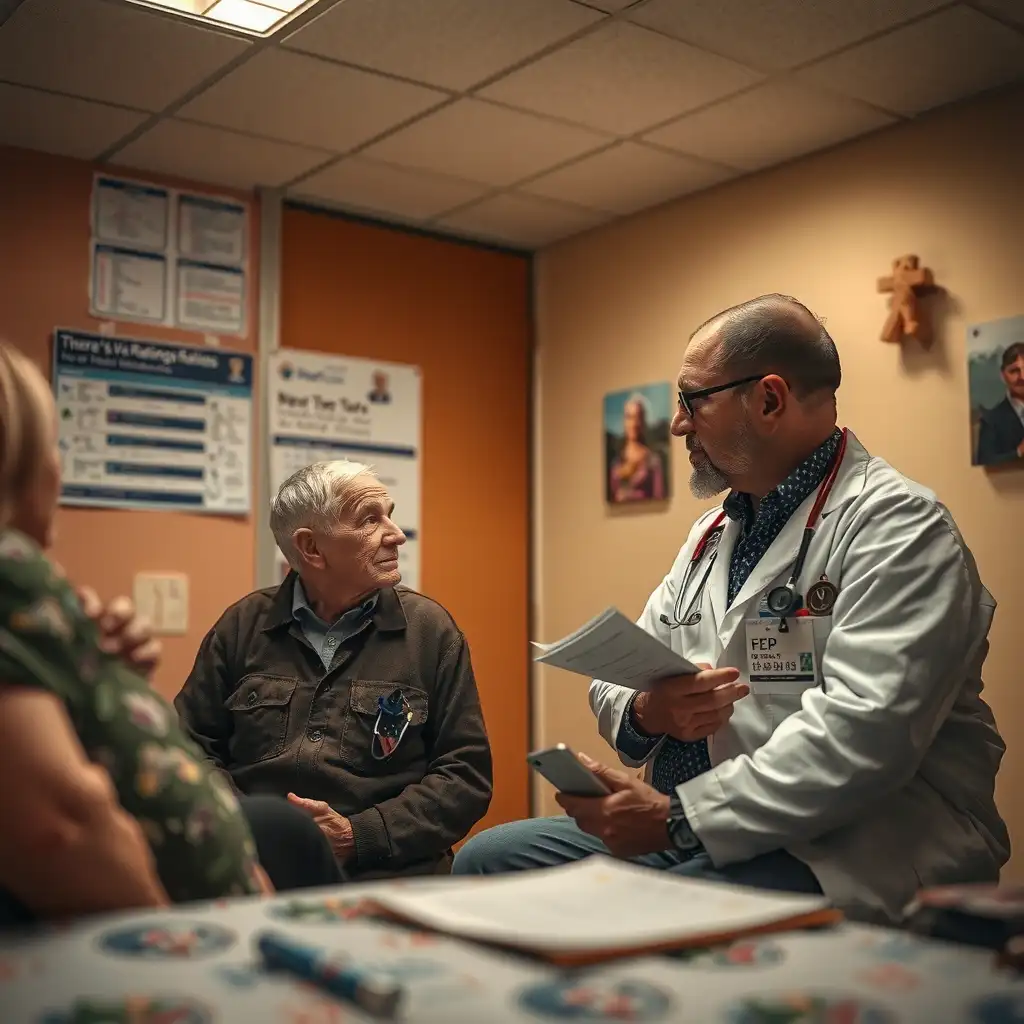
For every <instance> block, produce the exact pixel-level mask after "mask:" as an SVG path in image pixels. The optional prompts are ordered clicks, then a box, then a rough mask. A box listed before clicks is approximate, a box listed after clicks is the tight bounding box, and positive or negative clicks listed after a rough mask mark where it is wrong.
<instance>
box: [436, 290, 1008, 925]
mask: <svg viewBox="0 0 1024 1024" xmlns="http://www.w3.org/2000/svg"><path fill="white" fill-rule="evenodd" d="M839 383H840V366H839V356H838V354H837V352H836V348H835V345H834V344H833V343H832V340H831V338H829V336H828V334H827V333H826V332H825V330H824V329H823V328H822V326H821V325H820V323H819V322H818V321H817V320H816V319H815V318H814V316H812V315H811V313H810V312H809V311H808V310H807V309H806V308H805V307H804V306H802V305H801V304H800V303H798V302H796V300H794V299H790V298H787V297H784V296H778V295H771V296H763V297H761V298H759V299H754V300H752V301H750V302H747V303H744V304H743V305H741V306H737V307H734V308H732V309H729V310H726V311H725V312H723V313H720V314H719V315H717V316H715V317H714V318H713V319H712V320H710V321H709V322H708V323H706V324H704V326H702V327H701V328H699V329H698V330H697V332H696V333H695V334H694V335H693V337H692V338H691V340H690V344H689V346H688V347H687V350H686V354H685V357H684V360H683V365H682V369H681V371H680V374H679V408H678V410H677V412H676V414H675V417H674V419H673V422H672V433H673V434H675V435H676V436H677V437H683V438H685V439H686V446H687V448H688V450H689V453H690V464H691V466H692V467H693V474H692V477H691V489H692V490H693V492H694V494H695V495H696V496H697V497H699V498H709V497H711V496H712V495H714V494H718V493H721V492H723V491H728V492H729V494H728V497H726V499H725V502H724V505H723V506H722V507H720V508H717V509H712V510H711V511H709V512H707V513H706V514H705V515H703V516H702V517H701V518H700V519H699V520H698V521H697V523H696V524H695V526H694V527H693V529H692V530H691V533H690V536H689V538H688V540H687V542H686V544H685V545H684V546H683V548H682V550H681V552H680V553H679V557H678V558H677V559H676V562H675V564H674V565H673V567H672V569H671V570H670V571H669V573H668V575H667V576H666V577H665V580H664V581H663V582H662V584H661V585H660V586H659V587H658V588H657V590H655V592H654V593H653V594H652V596H651V598H650V600H649V601H648V603H647V607H646V608H645V610H644V612H643V614H642V616H641V617H640V620H639V621H640V625H641V626H642V627H643V628H644V629H645V630H647V631H648V632H650V633H652V634H653V635H655V636H657V637H658V638H659V639H660V640H661V641H662V642H663V643H665V644H667V645H669V646H671V647H672V648H673V649H674V650H676V651H677V652H679V653H680V654H682V655H683V656H684V657H686V658H688V659H689V661H690V662H691V664H694V665H697V666H706V667H705V668H704V669H703V670H702V671H699V672H697V673H696V674H694V675H687V676H683V677H680V678H677V679H671V680H663V681H661V682H659V683H656V684H655V685H654V687H653V688H652V689H651V690H650V691H649V692H646V693H637V692H635V691H632V690H628V689H626V688H624V687H620V686H613V685H610V684H608V683H604V682H600V681H595V682H594V683H593V684H592V686H591V706H592V708H593V710H594V713H595V714H596V716H597V720H598V724H599V727H600V730H601V733H602V735H603V736H604V737H605V739H606V740H608V742H609V743H611V744H612V745H613V746H614V747H616V748H617V750H618V752H619V755H620V757H621V759H622V760H623V761H624V762H625V763H627V764H630V765H634V766H638V765H641V764H645V765H647V766H648V776H649V779H650V782H651V783H652V785H648V784H647V783H646V782H643V781H640V780H639V779H636V778H635V777H632V776H629V775H627V774H625V773H623V772H619V771H615V770H611V769H608V768H605V767H603V766H601V765H597V764H595V763H593V762H590V761H589V760H585V761H584V763H587V764H589V765H590V766H591V767H592V768H593V769H594V770H595V771H596V772H597V773H598V774H599V775H600V776H601V777H603V778H604V780H605V781H606V783H607V784H608V786H609V788H610V789H611V790H613V792H612V794H611V795H610V796H607V797H601V798H589V799H588V798H573V797H570V796H567V795H564V794H562V795H560V796H559V803H560V804H561V805H562V807H564V808H565V809H566V810H567V811H568V813H569V815H570V816H569V817H563V818H551V819H544V820H540V821H536V822H517V823H514V824H512V825H507V826H499V827H498V828H497V829H492V830H489V831H488V832H484V833H482V834H481V835H479V836H477V837H476V838H475V839H474V840H471V841H470V842H469V843H468V844H467V845H466V846H464V847H463V848H462V849H461V850H460V852H459V856H458V857H457V858H456V862H455V870H456V872H458V873H472V872H476V873H485V872H494V871H503V870H516V869H522V868H530V867H542V866H546V865H553V864H557V863H560V862H564V861H566V860H570V859H575V858H579V857H583V856H586V855H587V854H590V853H595V852H607V851H609V850H610V851H611V852H612V853H613V854H616V855H620V856H624V857H632V858H635V859H637V860H639V861H640V862H641V863H645V864H648V865H650V866H653V867H659V868H663V869H665V870H669V871H674V872H678V873H680V874H686V875H703V876H705V877H713V878H719V879H726V880H730V881H733V882H736V883H740V884H747V885H753V886H758V887H764V888H775V889H781V890H792V891H807V892H820V891H824V893H825V894H826V895H827V896H829V897H830V898H831V899H832V901H833V902H834V903H835V904H837V905H839V906H840V907H843V908H845V909H846V910H847V911H848V912H849V913H850V915H851V916H858V917H862V918H866V919H876V920H892V919H897V918H899V917H900V914H901V912H902V910H903V908H904V907H905V906H906V904H907V903H908V902H909V900H910V899H911V898H912V897H913V895H914V893H915V891H916V890H917V888H918V887H919V886H920V885H936V884H941V883H946V882H962V881H989V880H994V879H996V878H997V877H998V875H999V869H1000V867H1001V866H1002V864H1004V863H1005V862H1006V860H1007V858H1008V856H1009V839H1008V836H1007V832H1006V828H1005V826H1004V824H1003V821H1002V819H1001V818H1000V816H999V814H998V812H997V810H996V806H995V802H994V799H993V788H994V782H995V776H996V771H997V769H998V766H999V763H1000V759H1001V757H1002V754H1003V752H1004V749H1005V747H1004V744H1003V741H1002V740H1001V739H1000V737H999V733H998V732H997V731H996V727H995V723H994V721H993V717H992V714H991V712H990V711H989V709H988V707H987V706H986V704H985V703H984V702H983V701H982V699H981V689H982V682H981V668H982V663H983V661H984V659H985V654H986V652H987V649H988V644H987V640H986V636H987V634H988V630H989V626H990V623H991V621H992V616H993V612H994V609H995V602H994V601H993V599H992V598H991V596H990V595H989V594H988V592H987V591H986V590H985V588H984V587H983V586H982V583H981V580H980V579H979V577H978V570H977V567H976V566H975V563H974V559H973V558H972V557H971V553H970V551H969V550H968V549H967V546H966V544H965V543H964V541H963V539H962V538H961V536H960V534H959V533H958V532H957V530H956V526H955V524H954V523H953V520H952V517H951V516H950V514H949V512H948V511H947V510H946V509H945V508H944V507H943V506H942V505H941V504H940V503H939V502H938V500H937V499H936V497H935V495H934V494H932V493H931V492H929V491H927V490H926V489H925V488H923V487H921V486H919V485H918V484H915V483H913V482H912V481H910V480H908V479H906V477H903V476H901V475H900V474H899V473H898V472H897V471H896V470H895V469H893V468H892V467H891V466H889V465H887V464H886V463H885V462H883V461H882V460H881V459H879V458H876V457H874V456H871V455H869V454H868V452H867V451H865V449H864V448H863V446H862V445H861V444H860V443H859V442H858V441H857V439H856V438H855V437H854V436H853V434H852V432H849V431H846V430H839V429H837V427H836V399H835V394H836V390H837V388H838V387H839ZM712 666H713V667H712Z"/></svg>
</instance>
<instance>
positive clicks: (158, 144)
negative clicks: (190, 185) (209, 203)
mask: <svg viewBox="0 0 1024 1024" xmlns="http://www.w3.org/2000/svg"><path fill="white" fill-rule="evenodd" d="M329 156H330V154H329V153H324V152H322V151H320V150H315V149H307V148H305V147H302V146H292V145H289V144H288V143H285V142H271V141H269V140H267V139H256V138H253V137H252V136H250V135H237V134H235V133H234V132H229V131H224V130H222V129H220V128H208V127H207V126H206V125H202V124H191V123H190V122H188V121H176V120H173V119H172V120H167V121H161V122H160V123H159V124H157V125H154V127H152V128H150V129H149V131H147V132H145V133H144V134H143V135H141V136H140V137H139V138H138V139H136V140H135V141H134V142H131V143H129V144H128V145H127V146H125V148H124V149H121V150H118V152H117V153H116V154H115V156H114V157H113V159H112V162H113V163H116V164H121V165H124V166H126V167H137V168H140V169H142V170H146V171H160V172H161V173H163V174H174V175H177V176H179V177H182V178H191V179H193V180H195V181H208V182H210V183H211V184H217V185H231V186H233V187H235V188H255V187H256V186H257V185H266V186H269V187H276V186H280V185H284V184H286V183H287V182H289V181H292V180H293V179H294V178H297V177H298V176H299V175H300V174H305V173H306V172H307V171H310V170H312V169H313V168H314V167H316V166H317V165H318V164H321V163H323V162H324V161H325V160H326V159H328V158H329Z"/></svg>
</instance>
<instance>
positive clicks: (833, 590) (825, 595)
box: [807, 576, 839, 615]
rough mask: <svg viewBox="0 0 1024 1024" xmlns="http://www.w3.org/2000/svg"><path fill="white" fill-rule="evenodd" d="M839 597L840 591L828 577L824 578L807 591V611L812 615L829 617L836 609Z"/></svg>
mask: <svg viewBox="0 0 1024 1024" xmlns="http://www.w3.org/2000/svg"><path fill="white" fill-rule="evenodd" d="M837 597H839V589H838V588H837V587H836V585H835V584H834V583H832V582H831V581H830V580H829V578H828V577H827V576H822V577H821V579H819V580H818V582H817V583H815V584H813V585H812V586H811V587H809V588H808V590H807V610H808V611H809V612H810V613H811V614H812V615H828V613H829V612H831V611H832V609H833V608H834V607H835V604H836V598H837Z"/></svg>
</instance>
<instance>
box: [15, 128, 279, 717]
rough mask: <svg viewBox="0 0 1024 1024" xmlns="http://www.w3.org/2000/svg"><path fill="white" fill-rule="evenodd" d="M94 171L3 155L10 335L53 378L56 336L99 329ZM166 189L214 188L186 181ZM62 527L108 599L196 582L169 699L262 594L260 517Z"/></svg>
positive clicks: (95, 514) (75, 515)
mask: <svg viewBox="0 0 1024 1024" xmlns="http://www.w3.org/2000/svg"><path fill="white" fill-rule="evenodd" d="M93 170H94V169H93V167H92V166H91V165H90V164H87V163H83V162H81V161H77V160H67V159H62V158H59V157H53V156H47V155H44V154H42V153H34V152H29V151H27V150H18V149H9V148H5V147H0V337H3V338H4V339H6V340H7V341H9V342H11V343H13V344H15V345H17V346H18V347H19V348H20V349H22V351H24V352H25V353H27V354H28V355H29V356H30V357H31V358H32V359H34V360H35V361H36V362H37V363H38V365H39V366H40V367H42V368H43V369H44V370H45V371H46V374H47V377H49V376H50V362H51V352H52V348H51V345H52V340H51V339H52V334H53V329H54V328H55V327H76V328H79V329H81V330H96V329H97V327H98V326H99V321H97V320H95V319H94V318H92V317H90V316H89V210H90V201H91V189H92V175H93ZM126 174H128V175H129V176H132V175H131V172H126ZM134 176H136V177H137V176H138V175H134ZM157 180H161V181H162V183H164V184H167V185H175V186H180V187H186V188H196V190H197V191H200V192H201V191H203V190H204V189H203V186H195V185H194V184H192V183H188V182H180V181H172V180H165V179H157ZM208 191H209V189H208ZM219 191H221V193H222V194H224V190H219ZM227 194H230V193H227ZM238 198H243V199H247V198H250V197H248V196H238ZM250 227H251V230H250V240H251V242H250V245H251V252H250V268H251V280H252V282H253V284H254V285H255V282H256V280H257V273H258V267H257V262H256V261H257V255H258V241H257V240H258V230H259V223H258V218H257V210H256V207H255V203H254V204H253V213H252V217H251V219H250ZM250 292H251V293H252V294H251V297H250V310H249V319H248V323H249V324H250V325H255V323H256V314H257V309H256V295H255V292H256V289H255V287H252V288H251V289H250ZM117 334H118V335H120V336H123V337H142V338H153V339H155V340H164V341H179V342H186V343H188V344H193V345H197V344H202V337H201V335H198V334H196V333H194V332H190V331H179V330H171V329H167V328H161V327H153V326H150V325H148V324H131V323H126V322H125V323H119V324H117ZM255 338H256V331H255V329H254V327H251V328H250V335H249V337H248V338H245V339H228V338H225V339H223V345H224V346H225V347H228V346H232V347H238V348H240V349H243V350H245V351H253V350H254V349H255ZM57 529H58V539H57V544H56V550H55V552H54V553H55V555H56V557H57V560H58V561H59V562H60V563H61V564H62V565H63V566H64V568H65V570H66V571H67V573H68V575H69V577H71V578H72V579H73V580H75V581H76V582H81V583H88V584H90V585H92V586H93V587H95V588H96V589H97V590H98V591H99V593H100V596H101V597H103V598H105V599H110V598H112V597H115V596H116V595H118V594H131V592H132V581H133V577H134V574H135V573H136V572H141V571H163V570H167V571H173V572H183V573H186V574H187V575H188V577H189V582H190V609H189V630H188V633H187V634H186V635H185V636H181V637H165V638H163V643H164V652H165V653H164V660H163V664H162V665H161V667H160V669H159V670H158V673H157V676H156V679H155V683H156V687H157V689H159V690H160V691H161V692H162V693H163V694H164V695H165V696H167V697H171V696H173V695H174V694H175V693H177V691H178V689H179V688H180V686H181V684H182V682H184V679H185V676H186V675H187V674H188V671H189V669H190V668H191V667H192V660H193V658H194V657H195V652H196V648H197V647H198V646H199V642H200V640H201V639H202V637H203V634H204V633H205V632H206V630H207V629H208V628H209V627H210V625H211V624H212V623H213V622H214V620H215V619H216V618H217V617H218V616H219V615H220V613H221V612H222V611H223V610H224V609H225V608H226V607H227V606H228V605H229V604H231V603H232V602H233V601H236V600H237V599H238V598H239V597H240V596H241V595H243V594H244V593H246V592H247V591H249V590H250V589H252V585H253V575H254V570H253V565H254V559H253V550H254V536H253V531H254V527H253V520H252V519H251V518H247V519H243V518H229V517H224V516H207V515H191V514H184V513H174V512H148V511H147V512H139V511H135V512H129V511H120V510H107V509H77V508H62V509H60V511H59V513H58V519H57Z"/></svg>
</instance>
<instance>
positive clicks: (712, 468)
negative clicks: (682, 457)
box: [686, 434, 751, 501]
mask: <svg viewBox="0 0 1024 1024" xmlns="http://www.w3.org/2000/svg"><path fill="white" fill-rule="evenodd" d="M686 450H687V451H688V452H690V453H691V455H692V454H693V453H696V459H695V461H691V466H692V467H693V469H692V471H691V472H690V493H691V494H692V495H693V496H694V497H695V498H697V499H698V500H700V501H704V500H706V499H707V498H713V497H714V496H715V495H716V494H721V493H722V491H727V490H729V489H730V487H731V484H730V483H729V479H728V477H727V476H726V475H725V473H723V472H722V471H721V470H720V469H719V468H718V467H717V466H716V465H715V464H714V463H713V462H712V461H711V459H709V458H708V454H707V452H706V451H704V449H703V448H702V447H701V444H700V442H699V441H698V440H697V438H696V436H695V435H694V434H690V435H689V436H688V437H687V438H686ZM730 462H731V463H732V466H731V467H730V468H731V469H732V471H733V473H734V474H735V473H740V472H743V471H744V470H745V469H746V468H747V467H749V466H750V463H751V456H750V452H749V448H748V445H747V442H746V439H745V438H743V437H740V438H737V440H736V442H735V445H734V448H733V452H732V454H731V455H730Z"/></svg>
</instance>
